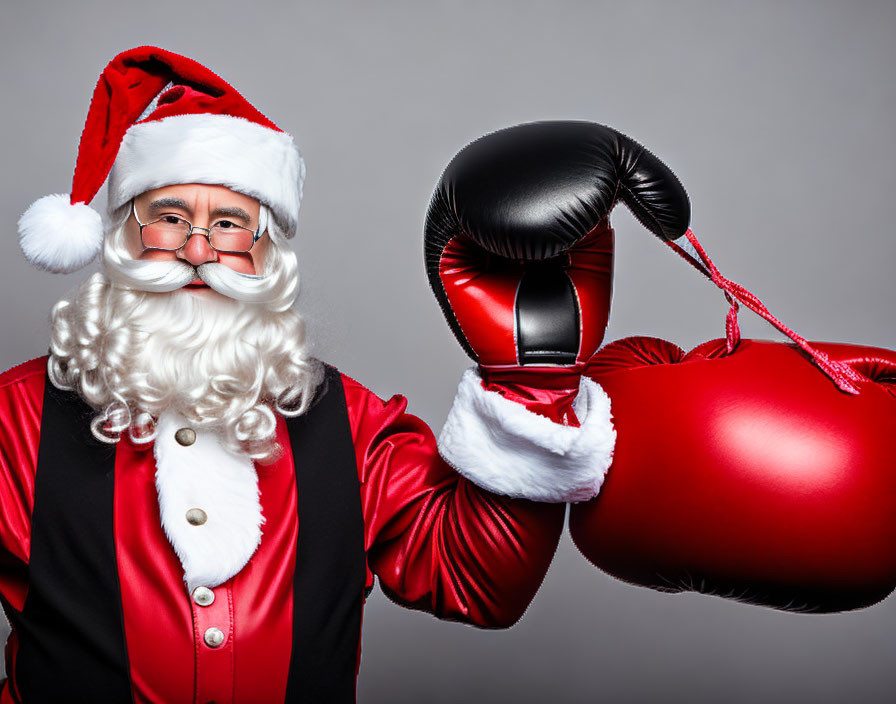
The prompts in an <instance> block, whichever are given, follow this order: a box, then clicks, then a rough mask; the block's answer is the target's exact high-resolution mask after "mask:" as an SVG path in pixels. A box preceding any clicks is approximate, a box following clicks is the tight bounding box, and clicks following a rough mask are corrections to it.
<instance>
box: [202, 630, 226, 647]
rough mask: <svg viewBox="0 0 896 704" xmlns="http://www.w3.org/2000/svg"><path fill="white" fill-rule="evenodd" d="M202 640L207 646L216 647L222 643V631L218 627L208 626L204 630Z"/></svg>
mask: <svg viewBox="0 0 896 704" xmlns="http://www.w3.org/2000/svg"><path fill="white" fill-rule="evenodd" d="M203 640H204V641H205V644H206V645H207V646H208V647H209V648H218V647H220V646H221V645H223V643H224V631H222V630H221V629H220V628H214V627H212V628H209V629H208V630H207V631H206V632H205V635H204V636H203Z"/></svg>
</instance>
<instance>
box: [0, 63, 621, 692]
mask: <svg viewBox="0 0 896 704" xmlns="http://www.w3.org/2000/svg"><path fill="white" fill-rule="evenodd" d="M303 176H304V167H303V164H302V160H301V158H300V156H299V153H298V151H297V150H296V148H295V146H294V144H293V140H292V138H291V137H290V136H289V135H288V134H286V133H285V132H283V131H282V130H280V128H278V127H277V126H276V125H275V124H274V123H273V122H271V121H270V120H269V119H267V118H266V117H265V116H264V115H262V114H261V113H260V112H258V111H257V110H256V109H255V108H253V107H252V106H251V105H250V104H249V103H248V102H247V101H246V100H245V99H244V98H243V97H242V96H240V95H239V94H238V93H237V92H236V91H235V90H234V89H233V88H232V87H231V86H230V85H228V84H227V83H226V82H224V81H223V80H222V79H221V78H219V77H218V76H216V75H215V74H213V73H212V72H211V71H209V70H208V69H206V68H204V67H203V66H201V65H199V64H197V63H195V62H193V61H191V60H189V59H186V58H184V57H181V56H178V55H175V54H172V53H170V52H167V51H163V50H161V49H157V48H153V47H142V48H138V49H134V50H131V51H127V52H124V53H123V54H120V55H119V56H117V57H116V58H115V59H114V60H113V61H112V62H111V63H110V64H109V65H108V66H107V68H106V69H105V70H104V71H103V73H102V75H101V77H100V80H99V83H98V84H97V88H96V92H95V93H94V96H93V100H92V103H91V106H90V110H89V114H88V117H87V122H86V126H85V129H84V133H83V135H82V140H81V145H80V150H79V154H78V161H77V165H76V168H75V174H74V180H73V186H72V193H71V194H70V195H65V196H47V197H46V198H42V199H40V200H39V201H37V202H36V203H35V204H34V205H33V206H32V207H31V208H29V210H28V211H27V212H26V213H25V215H24V216H23V217H22V219H21V221H20V227H19V232H20V242H21V246H22V249H23V251H24V253H25V255H26V257H27V258H28V259H29V260H30V261H31V262H32V263H33V264H35V265H37V266H38V267H41V268H43V269H46V270H50V271H55V272H71V271H75V270H77V269H79V268H81V267H83V266H84V265H86V264H87V263H88V262H90V261H91V260H92V259H93V258H94V257H95V256H96V255H97V254H98V253H99V252H100V251H101V252H102V270H101V272H100V273H97V274H94V275H93V276H91V277H90V278H89V279H88V280H87V281H86V282H85V283H83V285H81V287H80V288H79V289H78V291H77V293H76V295H74V296H73V297H72V298H71V299H70V300H63V301H60V302H59V303H58V304H57V305H56V306H55V307H54V309H53V312H52V324H51V339H50V354H49V356H48V357H42V358H39V359H35V360H32V361H30V362H26V363H24V364H22V365H19V366H18V367H15V368H14V369H11V370H9V371H7V372H6V373H4V374H3V375H2V376H0V419H2V422H0V505H2V515H0V598H2V605H3V608H4V610H5V612H6V614H7V615H8V617H9V620H10V622H11V625H12V628H13V631H12V635H11V637H10V641H9V645H8V647H7V651H6V657H7V674H8V677H9V679H8V681H4V682H3V683H0V702H3V704H6V703H8V702H26V703H31V702H41V703H45V702H56V701H65V702H75V701H90V702H100V701H101V702H126V701H136V702H166V703H167V704H175V703H178V702H185V703H186V702H189V703H193V702H217V703H218V704H224V703H225V702H254V703H258V702H283V701H303V702H311V701H316V702H338V701H353V700H354V697H355V680H356V674H357V668H358V665H359V655H360V647H359V643H360V630H361V614H362V607H363V602H364V599H365V596H366V594H367V592H368V591H369V589H370V588H371V587H372V586H373V583H374V575H376V576H377V577H379V582H380V584H381V586H382V588H383V590H384V591H385V593H386V594H387V595H389V596H390V597H391V598H392V599H394V600H395V601H397V602H399V603H401V604H403V605H406V606H409V607H411V608H416V609H423V610H427V611H430V612H432V613H433V614H435V615H437V616H438V617H440V618H446V619H453V620H463V621H466V622H469V623H473V624H476V625H479V626H487V627H499V626H509V625H511V624H513V623H514V622H515V621H516V620H517V619H519V618H520V616H521V615H522V613H523V611H524V610H525V608H526V606H527V605H528V603H529V602H530V600H531V599H532V597H533V595H534V593H535V591H536V590H537V588H538V586H539V584H540V583H541V580H542V578H543V576H544V574H545V571H546V570H547V567H548V565H549V563H550V561H551V558H552V555H553V553H554V550H555V548H556V545H557V541H558V538H559V535H560V532H561V528H562V521H563V515H564V506H563V503H562V502H565V501H568V500H581V499H585V498H589V497H591V496H593V495H595V494H596V493H597V491H598V489H599V487H600V485H601V482H602V479H603V476H604V473H605V472H606V469H607V467H608V465H609V463H610V456H611V452H612V447H613V440H614V433H613V430H612V426H611V423H610V416H609V403H608V400H607V398H606V395H605V394H603V392H602V390H601V389H600V387H599V386H598V385H597V384H596V383H594V382H592V381H590V380H588V379H584V380H582V379H581V374H580V372H581V369H582V365H581V362H582V359H578V360H576V364H567V365H565V366H562V368H561V372H562V373H556V365H555V369H554V371H553V372H552V371H551V370H550V369H549V367H550V366H551V365H549V364H548V365H545V364H541V365H539V364H537V363H530V364H529V365H528V366H527V367H526V368H524V367H523V365H521V364H520V363H519V361H518V360H517V361H514V360H510V361H508V360H504V361H503V362H501V360H498V361H499V363H496V364H495V365H492V367H491V368H490V369H489V373H488V375H487V383H483V380H482V376H480V374H479V373H478V372H477V371H476V370H475V369H474V370H472V371H470V372H468V373H467V374H466V375H465V376H464V379H463V380H462V382H461V387H460V389H459V392H458V396H457V399H456V401H455V404H454V406H453V407H452V410H451V413H450V414H449V418H448V421H447V424H446V427H445V430H444V431H443V433H442V435H441V438H440V441H439V442H438V443H437V442H436V439H435V437H434V435H433V433H432V432H431V431H430V429H429V428H428V427H427V426H426V425H425V424H424V423H423V422H422V421H421V420H420V419H419V418H417V417H415V416H413V415H409V414H408V413H406V412H405V406H406V401H405V399H404V398H403V397H401V396H395V397H393V398H391V399H390V400H387V401H384V400H381V399H380V398H377V397H376V396H375V395H374V394H372V393H371V392H370V391H368V390H367V389H365V388H364V387H363V386H362V385H360V384H359V383H358V382H356V381H354V380H353V379H351V378H349V377H348V376H346V375H344V374H342V373H340V372H339V371H337V370H336V369H334V368H333V367H331V366H328V365H325V364H323V363H321V362H319V361H318V360H315V359H313V358H312V357H311V356H309V353H308V351H307V348H306V345H305V334H304V327H303V324H302V319H301V317H300V316H299V315H298V314H297V313H296V312H295V310H293V304H294V302H295V300H296V296H297V291H298V276H297V270H298V265H297V261H296V256H295V254H294V253H293V251H292V250H291V249H290V247H289V244H288V242H287V240H288V239H289V238H290V237H292V236H293V235H294V234H295V232H296V227H297V216H298V209H299V201H300V197H301V186H302V179H303ZM104 183H108V199H109V201H108V219H107V221H106V222H102V221H101V219H100V217H99V215H98V214H97V213H96V212H94V211H93V210H91V209H90V208H89V207H88V205H87V204H88V203H89V202H90V201H91V200H92V199H93V198H94V196H95V195H96V193H97V192H98V190H99V189H100V188H101V186H102V185H103V184H104ZM611 238H612V231H611V230H609V228H608V225H607V223H606V220H601V222H599V223H598V224H597V225H596V226H595V227H594V228H593V230H592V232H591V234H590V235H589V239H588V240H587V242H586V243H585V246H587V247H592V248H596V249H594V251H597V252H605V251H606V250H607V243H608V242H609V245H610V251H611V248H612V239H611ZM452 256H453V257H454V258H453V259H452V258H451V257H446V258H445V259H444V260H445V261H446V262H447V261H453V263H454V265H455V267H456V268H455V269H454V270H453V273H452V272H449V271H448V270H447V269H444V268H443V270H442V271H443V273H445V276H446V280H448V279H450V280H451V291H450V292H449V294H448V299H449V300H448V302H447V304H448V305H450V304H451V303H452V301H454V302H458V301H460V300H461V298H463V296H464V295H467V297H468V299H471V300H478V301H480V302H481V301H483V300H484V298H483V296H485V297H486V298H487V296H486V294H487V293H488V290H489V289H488V285H489V284H488V282H487V281H486V280H485V279H478V278H477V273H476V271H475V267H476V266H477V264H476V262H475V261H473V260H472V259H469V258H468V259H466V260H463V262H462V263H463V266H461V264H460V262H461V260H462V259H463V257H461V256H460V255H459V254H458V251H457V248H456V246H455V249H454V250H453V251H452ZM477 261H478V260H477ZM464 267H466V268H464ZM471 267H472V268H471ZM590 271H591V274H589V276H592V277H593V278H592V279H591V280H589V282H588V283H587V284H586V286H588V285H590V286H592V287H595V289H596V290H598V293H599V296H605V297H606V299H607V301H608V297H609V286H610V278H609V277H610V270H609V267H608V266H607V267H604V268H603V269H601V268H600V267H593V266H592V267H591V269H590ZM458 272H466V274H464V275H459V274H458ZM581 284H582V281H581V280H580V281H578V282H577V285H581ZM465 287H466V288H465ZM471 292H472V293H471ZM529 295H531V292H530V294H529ZM599 296H598V297H599ZM462 308H463V306H462V305H460V304H458V308H457V310H455V311H454V315H455V316H456V317H455V324H456V325H458V329H461V328H465V329H467V330H468V331H469V330H474V331H475V329H476V326H477V325H479V326H480V329H479V331H478V332H475V334H474V335H473V337H475V338H476V339H477V340H480V341H481V340H482V339H484V338H483V330H482V329H481V327H482V326H481V321H477V319H476V317H475V316H476V315H477V314H476V312H475V310H474V309H475V306H472V307H468V308H467V309H464V310H461V309H462ZM602 315H603V317H602V318H601V316H600V315H598V318H597V321H596V323H595V324H596V325H597V327H599V328H600V330H599V332H600V334H601V335H602V332H603V327H602V326H603V325H604V324H605V323H606V314H605V313H603V314H602ZM471 316H472V317H471ZM589 324H590V323H589V322H588V321H585V322H582V324H581V325H582V327H583V328H584V327H587V326H588V325H589ZM512 325H513V324H512V323H511V327H512ZM505 332H506V331H495V335H497V336H501V335H504V333H505ZM599 337H600V335H597V336H594V335H592V336H591V337H590V338H588V339H590V340H591V342H590V344H592V346H594V341H595V339H597V343H596V344H599ZM486 338H487V335H486ZM471 339H472V338H471ZM511 339H512V336H511ZM476 344H479V343H476ZM591 351H593V350H591ZM585 352H587V350H584V349H583V350H582V354H581V355H580V356H582V357H584V356H587V355H585ZM536 362H537V360H536ZM483 487H484V488H483Z"/></svg>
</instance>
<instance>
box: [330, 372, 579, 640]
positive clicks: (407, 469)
mask: <svg viewBox="0 0 896 704" xmlns="http://www.w3.org/2000/svg"><path fill="white" fill-rule="evenodd" d="M343 384H344V388H345V395H346V401H347V406H348V414H349V419H350V423H351V429H352V435H353V439H354V444H355V451H356V456H357V461H358V471H359V476H360V480H361V501H362V508H363V512H364V523H365V541H366V544H365V547H366V549H367V551H368V565H369V568H370V570H372V571H373V573H375V574H376V575H377V576H378V577H379V579H380V585H381V587H382V588H383V591H384V592H385V593H386V594H387V596H389V597H390V598H391V599H392V600H393V601H396V602H398V603H399V604H402V605H404V606H408V607H410V608H414V609H420V610H424V611H428V612H430V613H433V614H435V615H436V616H438V617H439V618H443V619H450V620H457V621H464V622H467V623H472V624H474V625H477V626H482V627H492V628H499V627H507V626H511V625H513V624H514V623H515V622H516V621H517V620H519V618H520V617H521V616H522V615H523V613H524V612H525V610H526V607H527V606H528V605H529V603H530V602H531V601H532V598H533V597H534V596H535V592H536V591H537V590H538V587H539V586H540V585H541V582H542V580H543V579H544V575H545V573H546V572H547V569H548V566H549V565H550V562H551V559H552V557H553V555H554V552H555V550H556V548H557V543H558V541H559V538H560V533H561V531H562V528H563V518H564V510H565V508H564V505H563V504H543V503H534V502H531V501H527V500H524V499H509V498H507V497H503V496H498V495H496V494H491V493H489V492H487V491H485V490H483V489H480V488H479V487H477V486H476V485H475V484H473V483H472V482H470V481H469V480H467V479H465V478H463V477H461V476H460V475H458V474H457V473H456V472H455V471H454V470H453V469H452V468H451V467H450V466H449V465H448V464H446V463H445V461H444V460H443V459H442V458H441V456H440V455H439V452H438V449H437V447H436V439H435V437H434V435H433V433H432V430H430V428H429V426H427V425H426V423H424V422H423V421H422V420H421V419H420V418H418V417H416V416H414V415H411V414H408V413H405V408H406V406H407V400H406V399H405V398H404V397H403V396H393V397H392V398H391V399H390V400H388V401H383V400H382V399H380V398H378V397H377V396H376V395H375V394H373V393H372V392H370V391H369V390H367V389H366V388H364V387H363V386H361V385H360V384H358V383H357V382H356V381H354V380H353V379H351V378H349V377H346V376H344V375H343Z"/></svg>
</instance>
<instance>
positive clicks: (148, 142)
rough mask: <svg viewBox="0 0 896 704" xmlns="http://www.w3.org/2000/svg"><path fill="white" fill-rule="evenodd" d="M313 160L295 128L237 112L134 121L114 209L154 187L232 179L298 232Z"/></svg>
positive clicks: (112, 180)
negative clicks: (304, 153) (303, 151)
mask: <svg viewBox="0 0 896 704" xmlns="http://www.w3.org/2000/svg"><path fill="white" fill-rule="evenodd" d="M304 178H305V165H304V162H303V161H302V157H301V155H300V154H299V151H298V149H297V148H296V145H295V143H294V142H293V139H292V137H291V136H290V135H288V134H287V133H285V132H278V131H277V130H274V129H271V128H269V127H264V126H263V125H258V124H255V123H254V122H249V120H245V119H243V118H241V117H233V116H230V115H210V114H199V115H175V116H173V117H166V118H165V119H163V120H155V121H151V122H141V123H138V124H135V125H132V126H131V127H130V128H129V129H128V131H127V132H126V133H125V135H124V138H123V139H122V141H121V147H120V149H119V150H118V156H117V157H116V159H115V163H114V164H113V166H112V171H111V172H110V173H109V209H110V211H111V210H115V209H117V208H120V207H121V206H122V205H124V204H126V203H127V202H128V201H129V200H131V199H132V198H134V197H135V196H138V195H140V194H141V193H145V192H146V191H149V190H152V189H154V188H161V187H162V186H171V185H173V184H181V183H206V184H215V185H220V186H226V187H227V188H230V189H231V190H234V191H237V192H239V193H243V194H245V195H247V196H252V197H253V198H256V199H258V200H259V201H261V202H262V203H264V204H265V205H267V206H268V207H269V208H270V209H271V211H272V213H273V215H274V217H275V218H276V219H277V222H278V223H279V224H280V226H281V227H282V228H283V229H284V231H285V232H286V233H287V236H292V235H293V234H295V231H296V228H297V226H298V216H299V204H300V202H301V200H302V182H303V181H304Z"/></svg>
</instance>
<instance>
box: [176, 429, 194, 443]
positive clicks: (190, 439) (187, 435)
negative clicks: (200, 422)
mask: <svg viewBox="0 0 896 704" xmlns="http://www.w3.org/2000/svg"><path fill="white" fill-rule="evenodd" d="M174 439H175V440H177V442H178V444H180V445H183V446H184V447H189V446H190V445H192V444H193V443H194V442H196V431H195V430H193V429H192V428H181V429H180V430H178V431H177V432H176V433H175V434H174Z"/></svg>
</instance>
